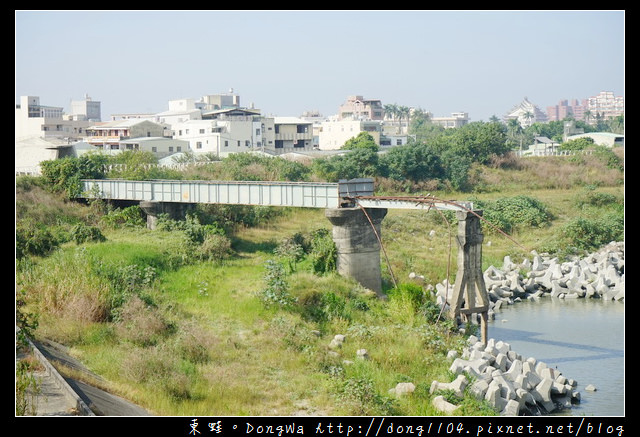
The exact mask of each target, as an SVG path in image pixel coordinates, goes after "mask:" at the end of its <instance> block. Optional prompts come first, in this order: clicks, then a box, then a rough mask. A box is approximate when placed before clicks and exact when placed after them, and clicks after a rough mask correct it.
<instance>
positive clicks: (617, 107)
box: [583, 91, 624, 122]
mask: <svg viewBox="0 0 640 437" xmlns="http://www.w3.org/2000/svg"><path fill="white" fill-rule="evenodd" d="M583 106H585V109H586V110H588V111H589V112H590V113H591V115H590V121H592V122H593V121H594V120H595V116H596V114H599V115H601V116H602V117H603V118H604V119H605V120H606V119H608V118H611V117H617V116H619V115H624V97H623V96H615V95H614V94H613V91H601V92H600V93H599V94H598V95H596V96H592V97H589V98H587V99H586V105H583Z"/></svg>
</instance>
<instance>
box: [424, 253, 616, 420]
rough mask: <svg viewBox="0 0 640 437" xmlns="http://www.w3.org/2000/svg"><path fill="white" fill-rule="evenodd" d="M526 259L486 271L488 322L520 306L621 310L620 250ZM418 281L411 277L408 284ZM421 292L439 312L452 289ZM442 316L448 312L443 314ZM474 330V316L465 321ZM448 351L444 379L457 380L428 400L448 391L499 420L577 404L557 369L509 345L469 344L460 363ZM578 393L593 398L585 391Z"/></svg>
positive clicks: (435, 386) (443, 404) (443, 286)
mask: <svg viewBox="0 0 640 437" xmlns="http://www.w3.org/2000/svg"><path fill="white" fill-rule="evenodd" d="M531 254H532V259H524V261H523V262H521V263H515V262H513V261H512V260H511V257H509V256H505V257H504V260H503V265H502V266H501V267H500V268H497V267H495V266H489V268H487V269H486V270H485V271H484V274H483V275H484V281H485V286H486V288H487V293H488V295H489V301H490V306H489V311H488V313H489V318H490V319H495V311H497V310H498V309H500V307H501V306H502V305H512V304H514V303H517V302H520V301H522V300H525V299H533V300H537V299H541V298H545V297H551V298H557V299H580V298H585V299H606V300H610V301H618V302H622V303H624V242H611V243H609V244H608V245H606V246H605V247H604V248H602V249H600V250H599V251H597V252H595V253H592V254H589V255H588V256H585V257H583V258H575V259H572V260H571V261H566V262H561V261H560V260H559V259H558V258H555V257H551V256H548V255H544V254H538V253H536V252H532V253H531ZM417 276H418V275H416V274H415V273H414V274H413V277H414V278H416V277H417ZM428 289H429V290H430V291H431V292H432V293H433V294H434V295H435V297H436V300H437V302H438V304H439V305H440V306H442V305H445V307H448V302H451V301H452V293H453V283H447V281H443V282H441V283H438V284H436V286H435V287H433V286H429V287H428ZM445 309H448V308H445ZM472 316H473V317H472V322H477V323H479V322H480V320H479V316H480V315H479V314H473V315H472ZM456 355H457V354H456V352H455V351H450V352H449V354H448V358H449V359H451V360H452V364H451V367H450V369H449V370H450V371H451V372H452V373H453V374H456V375H458V376H457V378H456V379H455V380H454V381H452V382H449V383H442V382H438V381H433V383H432V385H431V389H430V391H431V393H432V394H433V393H436V394H437V392H438V391H439V390H450V391H452V392H453V393H454V394H455V395H456V396H459V397H462V393H463V392H464V390H465V389H466V390H468V391H469V392H470V393H471V394H472V395H473V396H475V397H476V398H477V399H484V400H486V401H488V402H489V403H490V404H491V405H492V406H493V407H494V408H496V409H497V410H498V411H500V414H501V415H505V416H522V415H543V414H548V413H552V412H556V411H559V410H562V409H563V408H571V406H572V405H573V404H576V403H579V402H580V393H579V392H578V391H577V390H576V387H577V382H576V381H574V380H571V379H567V378H566V377H564V376H563V375H562V373H561V372H559V371H558V369H556V368H550V367H548V366H547V365H546V364H545V363H543V362H538V361H536V359H535V358H532V357H530V358H526V359H524V358H523V357H522V356H520V355H519V354H517V353H515V352H514V351H512V350H511V347H510V346H509V344H507V343H504V342H502V341H496V340H494V339H489V340H488V341H487V345H486V346H485V345H484V344H483V343H482V342H481V341H479V340H478V339H477V338H476V337H475V336H471V337H470V338H469V345H468V348H467V349H465V350H464V351H463V356H462V357H457V356H456ZM585 390H595V388H594V387H591V386H588V387H586V388H585ZM436 398H437V399H438V401H437V402H436V401H435V398H434V405H436V407H437V408H439V409H440V411H443V412H445V413H451V412H452V411H453V410H454V407H455V406H454V405H452V404H450V403H448V402H447V401H445V400H444V398H443V397H442V396H437V397H436Z"/></svg>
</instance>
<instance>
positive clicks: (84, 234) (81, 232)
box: [71, 223, 106, 244]
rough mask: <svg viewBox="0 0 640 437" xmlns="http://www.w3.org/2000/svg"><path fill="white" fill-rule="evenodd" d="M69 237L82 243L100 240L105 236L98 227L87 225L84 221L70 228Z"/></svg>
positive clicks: (103, 239)
mask: <svg viewBox="0 0 640 437" xmlns="http://www.w3.org/2000/svg"><path fill="white" fill-rule="evenodd" d="M71 239H72V240H73V241H75V242H76V244H82V243H86V242H92V241H93V242H100V241H105V240H106V237H105V236H104V235H103V234H102V231H100V229H99V228H97V227H95V226H88V225H85V224H84V223H78V224H76V225H75V226H74V227H73V228H71Z"/></svg>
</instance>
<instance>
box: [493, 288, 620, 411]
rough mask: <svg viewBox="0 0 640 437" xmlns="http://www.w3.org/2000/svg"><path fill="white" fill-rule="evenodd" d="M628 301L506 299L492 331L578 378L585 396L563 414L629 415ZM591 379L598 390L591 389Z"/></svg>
mask: <svg viewBox="0 0 640 437" xmlns="http://www.w3.org/2000/svg"><path fill="white" fill-rule="evenodd" d="M624 306H625V304H624V303H621V302H614V301H605V300H602V299H557V298H551V297H544V298H541V299H539V300H536V301H531V300H528V301H523V302H517V303H514V304H513V305H508V306H504V305H503V306H502V308H501V309H500V310H499V311H497V312H496V318H495V320H493V321H490V322H489V326H488V336H489V338H494V339H495V340H496V341H498V340H502V341H504V342H507V343H509V344H510V345H511V349H512V350H514V351H515V352H517V353H519V354H520V355H522V356H523V358H525V359H526V358H528V357H534V358H535V359H536V360H538V361H544V362H545V363H546V364H547V365H548V366H549V367H557V368H558V370H559V371H560V372H562V374H563V375H564V376H565V377H567V378H569V379H574V380H576V381H577V382H578V387H577V390H578V391H579V392H580V395H581V397H582V400H581V402H580V404H577V405H574V406H573V407H572V408H571V409H570V410H565V411H564V412H563V413H562V414H569V415H573V416H624ZM589 384H593V385H594V386H595V387H596V388H597V391H595V392H591V391H586V390H585V387H586V386H587V385H589Z"/></svg>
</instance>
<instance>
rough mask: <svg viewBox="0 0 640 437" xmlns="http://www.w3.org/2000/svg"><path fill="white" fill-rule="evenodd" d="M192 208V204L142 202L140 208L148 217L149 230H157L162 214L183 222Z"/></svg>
mask: <svg viewBox="0 0 640 437" xmlns="http://www.w3.org/2000/svg"><path fill="white" fill-rule="evenodd" d="M191 207H192V204H191V203H178V202H150V201H147V200H142V201H140V208H141V209H142V210H143V211H144V213H145V214H146V215H147V228H148V229H155V228H156V225H157V224H158V216H159V215H160V214H167V215H168V216H169V218H172V219H174V220H182V219H184V218H185V216H186V213H187V211H188V210H189V208H191Z"/></svg>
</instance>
